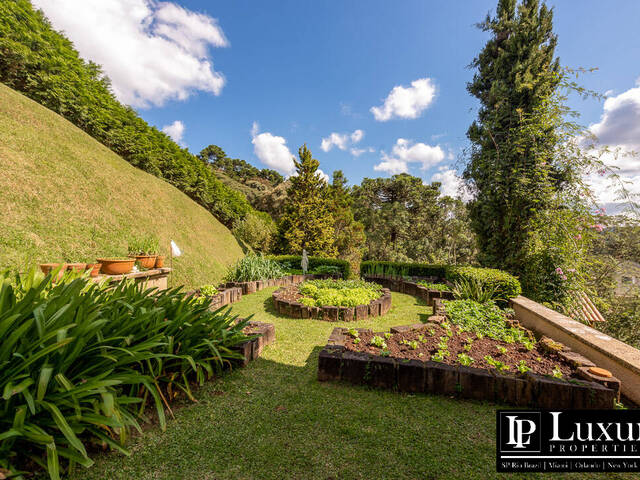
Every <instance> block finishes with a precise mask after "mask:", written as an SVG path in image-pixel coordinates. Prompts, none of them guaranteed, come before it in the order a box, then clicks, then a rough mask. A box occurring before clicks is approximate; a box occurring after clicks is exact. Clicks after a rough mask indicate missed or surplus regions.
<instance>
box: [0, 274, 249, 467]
mask: <svg viewBox="0 0 640 480" xmlns="http://www.w3.org/2000/svg"><path fill="white" fill-rule="evenodd" d="M234 320H235V318H232V317H231V316H230V315H229V314H228V313H221V311H218V312H210V311H208V306H202V305H198V304H197V303H196V302H195V301H193V300H192V299H190V298H186V297H185V296H184V295H183V294H182V293H181V292H180V291H179V290H166V291H162V292H158V291H155V290H153V289H144V287H143V285H142V284H135V283H133V282H122V283H120V284H117V285H115V286H114V287H113V288H109V289H106V288H103V287H102V286H100V285H98V284H95V283H92V282H89V281H88V280H87V279H86V278H76V279H74V280H69V281H63V282H61V283H58V284H56V285H52V284H51V277H46V278H45V279H44V280H41V279H39V278H36V276H35V274H33V273H31V274H30V275H26V276H25V275H23V276H17V277H16V278H15V279H14V280H13V281H12V280H11V279H10V278H8V277H7V276H6V275H0V333H1V335H2V338H3V343H2V349H1V350H0V391H2V392H3V408H2V409H0V440H2V441H1V442H0V467H3V468H11V469H15V468H25V467H27V468H28V467H29V466H33V465H34V464H37V465H40V466H41V467H42V468H44V469H46V470H47V471H48V473H49V476H50V477H51V478H52V479H57V478H59V477H60V470H61V468H64V467H65V466H66V465H69V466H74V465H76V464H80V465H83V466H85V467H88V466H90V465H91V464H92V461H91V459H90V458H89V456H88V453H87V445H89V444H92V443H96V442H99V443H104V444H106V445H108V446H110V447H111V448H113V449H116V450H119V451H121V452H124V453H127V454H128V452H127V450H126V449H125V448H124V442H125V440H126V439H127V437H128V435H129V433H130V431H131V429H132V428H134V429H136V430H140V425H139V420H140V419H142V418H144V417H143V413H144V409H145V406H146V405H147V403H148V402H151V403H152V404H155V408H156V412H157V415H158V420H159V422H160V425H161V427H162V428H165V424H166V422H165V413H164V410H165V406H166V407H167V408H168V407H169V402H170V401H171V400H172V399H173V398H174V397H175V396H176V395H177V393H178V392H184V393H185V394H186V395H187V396H188V397H190V398H193V397H192V395H191V392H190V387H189V382H190V381H197V382H198V383H203V382H204V380H205V379H206V378H207V377H210V376H212V375H213V374H214V373H215V372H218V371H220V370H221V369H222V367H223V365H224V364H229V363H230V362H231V361H232V360H233V359H235V358H239V355H238V354H237V353H234V352H233V351H232V350H231V347H233V346H234V345H237V344H239V343H240V342H242V341H244V340H246V338H247V337H246V336H245V335H244V334H243V333H242V329H243V328H244V327H245V326H246V321H241V322H238V323H237V324H235V325H234V323H233V322H234Z"/></svg>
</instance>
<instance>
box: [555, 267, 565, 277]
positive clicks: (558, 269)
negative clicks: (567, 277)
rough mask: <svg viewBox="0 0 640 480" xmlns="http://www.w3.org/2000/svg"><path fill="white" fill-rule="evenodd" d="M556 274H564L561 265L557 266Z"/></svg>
mask: <svg viewBox="0 0 640 480" xmlns="http://www.w3.org/2000/svg"><path fill="white" fill-rule="evenodd" d="M556 275H564V272H563V271H562V269H561V268H560V267H558V268H556Z"/></svg>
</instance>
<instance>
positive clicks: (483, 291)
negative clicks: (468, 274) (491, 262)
mask: <svg viewBox="0 0 640 480" xmlns="http://www.w3.org/2000/svg"><path fill="white" fill-rule="evenodd" d="M452 292H453V296H454V297H455V299H456V300H473V301H475V302H480V303H486V302H505V299H503V298H501V297H500V296H499V294H498V286H497V285H489V284H485V283H482V281H481V280H477V279H475V278H461V279H460V280H457V281H456V282H455V284H454V287H453V290H452Z"/></svg>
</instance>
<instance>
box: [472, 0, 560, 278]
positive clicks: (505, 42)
mask: <svg viewBox="0 0 640 480" xmlns="http://www.w3.org/2000/svg"><path fill="white" fill-rule="evenodd" d="M552 17H553V13H552V11H551V10H550V9H548V8H547V7H546V5H544V4H543V5H542V6H541V7H540V6H539V2H538V0H533V1H527V2H524V3H521V4H519V5H516V2H515V1H500V2H499V3H498V9H497V14H496V17H495V18H491V17H490V16H487V18H486V20H485V21H484V22H483V23H481V24H480V25H479V27H480V28H481V29H482V30H483V31H485V32H489V33H490V35H491V37H490V39H489V40H488V42H487V44H486V46H485V47H484V49H483V50H482V51H481V52H480V54H479V55H478V56H477V57H476V58H475V59H474V61H473V63H472V66H473V67H474V68H475V69H476V73H475V74H474V78H473V81H472V82H470V83H469V84H468V86H467V89H468V91H469V93H471V95H473V96H474V97H476V98H478V99H479V100H480V102H481V107H480V110H479V112H478V119H477V120H476V121H474V122H473V124H472V125H471V126H470V127H469V130H468V132H467V136H468V137H469V140H470V141H471V143H472V150H471V158H470V162H469V164H468V165H467V169H466V171H465V173H464V176H465V178H466V180H467V181H468V183H469V185H470V186H471V187H472V188H473V190H474V193H475V199H474V200H473V201H472V202H471V204H470V207H471V208H470V215H471V221H472V226H473V229H474V231H475V232H476V236H477V238H478V244H479V247H480V261H481V262H482V263H483V264H486V265H495V266H498V267H500V268H504V269H507V270H511V271H514V270H515V271H519V270H520V269H521V265H520V264H519V259H520V258H521V257H522V249H523V247H524V246H525V245H526V244H527V237H528V235H529V231H530V230H531V227H532V222H533V220H534V219H535V216H536V215H537V212H538V211H539V210H543V209H545V208H548V207H549V204H550V201H549V200H550V197H551V196H552V195H553V193H554V191H555V190H556V189H557V188H558V186H559V185H560V183H562V182H563V181H564V172H563V171H562V168H561V167H560V166H559V165H556V163H555V162H554V149H555V147H556V141H557V139H558V136H557V134H556V131H555V129H549V130H547V131H544V132H543V131H537V132H531V131H527V130H526V127H525V125H524V120H523V119H524V118H530V117H532V116H534V115H538V116H540V115H543V114H544V111H543V110H544V108H545V105H547V104H548V101H549V99H550V98H551V96H552V95H553V94H554V92H555V90H556V88H557V87H558V85H559V76H558V73H559V70H560V68H559V65H558V61H557V60H554V50H555V46H556V41H557V39H556V36H555V35H554V34H553V31H552Z"/></svg>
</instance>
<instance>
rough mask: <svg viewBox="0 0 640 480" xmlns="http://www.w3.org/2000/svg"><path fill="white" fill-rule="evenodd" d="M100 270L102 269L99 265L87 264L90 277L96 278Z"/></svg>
mask: <svg viewBox="0 0 640 480" xmlns="http://www.w3.org/2000/svg"><path fill="white" fill-rule="evenodd" d="M100 268H102V264H101V263H87V270H90V271H91V272H90V273H89V275H90V276H92V277H97V276H98V274H99V273H100Z"/></svg>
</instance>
